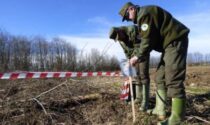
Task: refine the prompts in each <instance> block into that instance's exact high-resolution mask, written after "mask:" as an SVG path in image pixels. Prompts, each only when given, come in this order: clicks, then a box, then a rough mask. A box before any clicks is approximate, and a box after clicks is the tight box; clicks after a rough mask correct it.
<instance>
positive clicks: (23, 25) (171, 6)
mask: <svg viewBox="0 0 210 125" xmlns="http://www.w3.org/2000/svg"><path fill="white" fill-rule="evenodd" d="M0 1H1V4H0V28H1V29H4V30H6V31H8V32H9V33H11V34H14V35H24V36H29V37H30V36H36V35H41V36H44V37H46V38H48V39H50V38H53V37H56V36H59V37H62V38H65V39H66V40H68V41H69V42H71V43H72V44H73V45H75V46H76V47H77V48H78V49H81V48H83V47H84V46H85V51H86V52H88V51H90V50H91V48H97V49H101V50H104V49H105V48H106V47H107V46H108V47H109V49H108V54H111V55H112V54H114V55H116V56H117V57H119V58H124V54H123V52H122V49H121V48H120V46H119V45H118V43H115V42H114V41H112V40H110V39H109V38H108V33H109V29H110V28H111V27H112V26H121V25H131V24H132V23H124V22H121V17H120V16H119V15H118V12H119V9H120V8H121V7H122V6H123V5H124V4H125V3H126V2H128V1H127V0H0ZM131 2H133V3H134V4H138V5H140V6H142V5H151V4H153V5H159V6H161V7H162V8H164V9H166V10H168V11H169V12H170V13H171V14H172V15H173V16H174V17H175V18H177V19H178V20H180V21H181V22H183V23H184V24H185V25H186V26H188V27H189V28H190V30H191V32H190V35H189V40H190V43H189V52H201V53H203V54H206V53H210V1H209V0H131Z"/></svg>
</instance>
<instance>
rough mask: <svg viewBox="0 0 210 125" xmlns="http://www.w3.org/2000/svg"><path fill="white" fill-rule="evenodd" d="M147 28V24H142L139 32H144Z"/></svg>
mask: <svg viewBox="0 0 210 125" xmlns="http://www.w3.org/2000/svg"><path fill="white" fill-rule="evenodd" d="M148 27H149V26H148V24H146V23H144V24H142V25H141V30H142V31H146V30H147V29H148Z"/></svg>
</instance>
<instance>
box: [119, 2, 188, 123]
mask: <svg viewBox="0 0 210 125" xmlns="http://www.w3.org/2000/svg"><path fill="white" fill-rule="evenodd" d="M119 14H120V15H121V16H122V19H123V21H124V20H127V21H133V23H134V24H137V26H138V29H139V33H140V36H141V43H140V47H139V48H135V49H136V52H137V53H136V55H134V56H133V57H132V58H131V59H130V63H131V64H133V65H135V64H136V63H137V62H141V61H143V60H144V58H145V55H147V54H148V53H150V52H151V50H156V51H158V52H161V53H162V57H161V60H160V63H159V66H158V68H157V78H156V82H157V96H159V97H161V96H164V95H165V94H164V89H165V88H164V86H165V85H166V87H167V95H168V96H169V97H171V98H172V111H171V115H170V117H169V118H168V119H167V120H165V121H161V122H159V123H158V124H168V125H174V124H175V125H177V124H178V125H179V124H181V121H182V120H183V119H184V116H185V101H186V94H185V87H184V84H183V82H184V80H185V75H186V58H187V48H188V33H189V29H188V28H187V27H186V26H185V25H184V24H182V23H181V22H179V21H178V20H176V19H175V18H174V17H173V16H172V15H171V14H170V13H169V12H167V11H166V10H164V9H162V8H161V7H158V6H141V7H140V6H137V5H134V4H133V3H131V2H128V3H126V4H125V5H124V6H123V7H122V8H121V10H120V12H119ZM164 84H165V85H164ZM157 96H156V97H157ZM161 98H162V97H161ZM159 103H160V104H161V103H162V104H164V103H163V102H161V101H159ZM163 106H164V105H163ZM163 106H161V105H159V104H158V105H156V107H155V109H154V112H156V113H157V114H158V115H159V112H160V115H162V113H163V112H164V110H165V109H164V107H163ZM158 108H159V109H158ZM161 110H162V111H161Z"/></svg>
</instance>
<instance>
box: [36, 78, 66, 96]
mask: <svg viewBox="0 0 210 125" xmlns="http://www.w3.org/2000/svg"><path fill="white" fill-rule="evenodd" d="M66 82H67V80H66V81H64V82H63V83H61V84H59V85H57V86H55V87H53V88H51V89H49V90H47V91H45V92H43V93H41V94H39V95H38V96H36V97H35V98H39V97H40V96H42V95H44V94H46V93H48V92H51V91H53V90H54V89H56V88H58V87H59V86H62V85H64V84H66Z"/></svg>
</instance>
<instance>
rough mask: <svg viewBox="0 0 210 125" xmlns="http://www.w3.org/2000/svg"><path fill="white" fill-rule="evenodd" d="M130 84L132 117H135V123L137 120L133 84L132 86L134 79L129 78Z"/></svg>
mask: <svg viewBox="0 0 210 125" xmlns="http://www.w3.org/2000/svg"><path fill="white" fill-rule="evenodd" d="M129 83H130V90H131V91H130V94H131V106H132V115H133V123H134V122H135V120H136V116H135V106H134V97H133V84H132V77H131V76H129Z"/></svg>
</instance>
